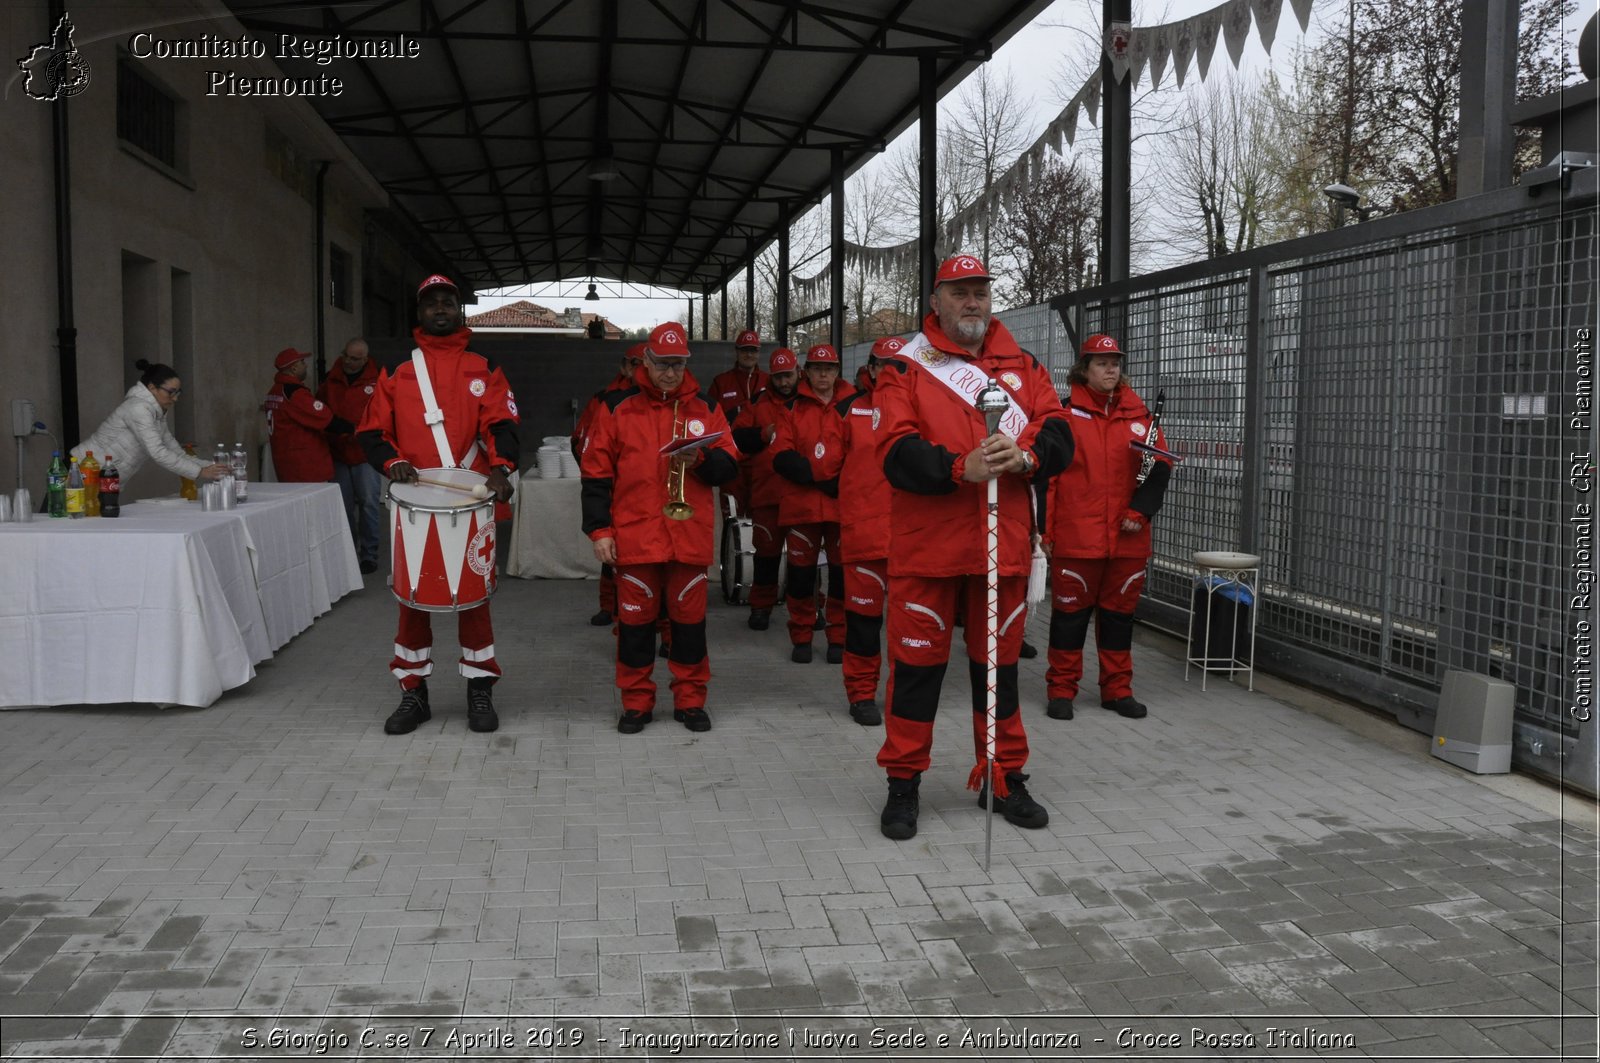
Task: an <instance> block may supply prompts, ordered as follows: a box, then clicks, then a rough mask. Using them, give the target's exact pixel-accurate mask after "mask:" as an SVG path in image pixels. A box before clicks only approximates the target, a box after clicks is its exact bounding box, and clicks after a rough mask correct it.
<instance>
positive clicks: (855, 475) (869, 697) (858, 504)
mask: <svg viewBox="0 0 1600 1063" xmlns="http://www.w3.org/2000/svg"><path fill="white" fill-rule="evenodd" d="M904 346H905V341H904V340H901V339H900V338H899V337H897V336H887V337H885V338H883V339H880V340H879V341H878V342H876V343H874V344H873V345H872V353H871V355H869V356H868V357H867V364H866V365H865V366H863V367H862V373H861V374H860V375H858V376H857V378H856V379H857V380H858V381H861V382H863V383H864V385H865V386H864V387H863V388H862V389H861V390H860V391H858V392H857V393H856V394H854V395H851V396H849V397H848V398H844V399H841V400H839V401H838V402H836V403H835V404H834V408H835V409H837V410H838V411H839V415H840V420H839V421H838V422H836V424H835V426H834V430H835V432H836V433H837V435H838V443H837V445H834V444H833V443H830V444H829V446H828V450H829V451H830V452H833V451H837V452H838V463H839V560H840V567H841V568H843V569H844V693H845V698H846V699H847V700H848V701H849V703H850V718H851V719H852V720H854V721H855V722H856V723H859V724H860V725H861V726H863V727H875V726H877V725H878V724H880V723H882V722H883V716H882V715H881V714H880V713H879V712H878V666H879V663H880V662H881V660H882V656H881V654H882V650H881V648H880V645H879V637H878V636H879V632H880V630H881V629H882V627H883V604H884V598H885V596H886V595H887V594H888V591H889V484H888V481H886V480H885V479H884V478H883V462H882V460H881V459H880V458H879V456H878V433H877V427H878V407H877V404H876V400H875V399H874V397H873V389H874V387H875V384H876V381H877V379H878V373H879V371H880V369H881V367H882V364H883V363H882V359H884V358H887V357H889V356H891V355H893V354H896V353H898V352H899V350H900V349H901V348H902V347H904ZM824 471H825V472H826V471H828V470H824Z"/></svg>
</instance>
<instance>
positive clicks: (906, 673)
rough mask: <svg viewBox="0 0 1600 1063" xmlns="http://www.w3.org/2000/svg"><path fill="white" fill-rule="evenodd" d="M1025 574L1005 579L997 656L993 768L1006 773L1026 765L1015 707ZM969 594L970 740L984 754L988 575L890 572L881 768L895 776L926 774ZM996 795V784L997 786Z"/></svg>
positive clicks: (1023, 738) (1024, 743)
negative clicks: (953, 640) (941, 695)
mask: <svg viewBox="0 0 1600 1063" xmlns="http://www.w3.org/2000/svg"><path fill="white" fill-rule="evenodd" d="M1027 591H1028V578H1027V577H1026V576H1002V577H1001V578H1000V593H999V639H998V641H997V650H996V654H995V659H996V661H997V662H998V665H997V668H996V677H995V682H996V698H995V702H996V704H995V765H996V767H997V768H998V769H999V771H1000V772H1001V773H1002V776H1003V775H1004V773H1006V772H1013V771H1021V770H1022V767H1023V765H1025V764H1026V763H1027V762H1028V735H1027V732H1026V731H1024V730H1023V726H1022V714H1021V713H1020V712H1019V711H1018V709H1017V652H1018V651H1019V650H1020V649H1021V648H1022V628H1023V624H1024V622H1025V618H1026V615H1027V602H1026V597H1027ZM963 592H965V609H964V612H965V624H966V627H965V632H966V647H967V671H968V674H969V676H970V677H971V679H972V741H973V750H974V751H975V752H976V754H977V759H978V761H979V762H980V763H981V762H982V761H983V759H984V752H985V751H984V746H985V736H986V731H987V720H986V717H987V715H988V688H987V686H986V685H985V681H986V672H987V668H986V661H987V655H988V620H987V617H986V615H985V613H986V610H987V607H988V590H987V587H986V584H985V579H984V577H983V576H947V577H928V576H893V575H891V576H890V577H889V601H890V602H891V603H893V604H891V605H890V606H889V608H888V628H889V688H888V693H887V696H886V698H885V701H886V703H887V704H886V711H885V712H884V721H883V722H884V731H885V734H884V739H883V748H882V749H880V750H879V751H878V765H879V766H880V767H882V768H883V769H884V771H885V772H886V773H887V774H888V776H889V777H890V778H891V779H909V778H911V777H912V776H914V775H916V774H917V773H919V772H922V771H926V770H927V768H928V764H929V762H930V759H931V758H930V754H931V752H932V749H933V720H934V717H935V716H936V715H937V714H938V711H939V692H940V690H941V688H942V687H943V685H944V673H945V668H946V666H947V664H948V663H949V660H950V643H951V636H952V634H953V629H954V627H955V619H956V609H957V606H958V603H960V602H961V601H962V597H963ZM997 792H998V788H997Z"/></svg>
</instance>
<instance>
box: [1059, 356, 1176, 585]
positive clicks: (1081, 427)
mask: <svg viewBox="0 0 1600 1063" xmlns="http://www.w3.org/2000/svg"><path fill="white" fill-rule="evenodd" d="M1069 412H1070V413H1071V416H1070V417H1068V418H1067V421H1068V423H1069V424H1070V425H1071V426H1072V438H1073V443H1074V449H1075V453H1074V457H1073V459H1072V464H1071V465H1068V466H1067V468H1066V470H1065V471H1064V472H1062V473H1061V475H1059V476H1057V477H1055V478H1054V479H1053V480H1052V481H1051V483H1050V517H1049V521H1050V523H1049V528H1048V535H1047V538H1049V539H1050V541H1051V543H1052V548H1053V551H1054V556H1056V557H1149V556H1150V518H1151V517H1153V516H1155V514H1156V511H1157V510H1159V509H1160V508H1161V500H1162V498H1163V496H1164V495H1165V494H1166V489H1167V480H1168V478H1169V477H1170V476H1171V473H1172V466H1171V464H1170V463H1169V462H1167V461H1165V460H1164V459H1157V461H1156V463H1155V465H1154V466H1152V467H1151V469H1150V476H1149V477H1148V478H1147V479H1146V480H1145V482H1144V484H1143V485H1142V486H1141V485H1139V484H1138V483H1137V482H1135V477H1136V476H1137V475H1138V472H1139V465H1140V463H1141V462H1142V461H1143V460H1144V455H1143V454H1141V453H1140V452H1139V451H1137V450H1134V449H1133V448H1132V447H1130V446H1129V445H1128V444H1129V443H1130V442H1133V441H1134V440H1138V441H1140V442H1145V441H1146V438H1147V437H1148V436H1149V434H1150V411H1149V410H1148V409H1146V408H1145V404H1144V400H1142V399H1141V398H1139V396H1138V395H1137V394H1136V393H1135V392H1134V390H1133V389H1132V388H1130V387H1128V386H1127V385H1125V384H1124V385H1122V386H1120V387H1118V388H1117V390H1116V391H1114V392H1112V393H1111V394H1110V395H1108V396H1103V395H1098V394H1097V393H1096V392H1095V391H1094V390H1093V389H1091V388H1090V387H1088V386H1087V385H1085V384H1073V385H1072V396H1071V399H1070V410H1069ZM1156 434H1157V436H1159V437H1161V438H1160V439H1158V440H1151V442H1157V443H1159V445H1160V446H1162V447H1163V448H1167V443H1166V440H1165V436H1166V433H1164V432H1162V431H1161V430H1160V429H1157V430H1156ZM1168 449H1170V448H1168ZM1130 510H1131V511H1132V513H1133V514H1137V515H1138V518H1139V520H1140V523H1141V524H1143V525H1144V526H1143V527H1142V528H1140V529H1139V530H1138V531H1136V532H1128V531H1123V530H1122V520H1123V518H1124V517H1126V516H1129V515H1130Z"/></svg>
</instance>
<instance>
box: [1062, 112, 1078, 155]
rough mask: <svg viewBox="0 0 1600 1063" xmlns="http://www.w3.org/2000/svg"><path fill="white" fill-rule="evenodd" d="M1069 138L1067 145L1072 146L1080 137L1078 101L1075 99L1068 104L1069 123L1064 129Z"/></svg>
mask: <svg viewBox="0 0 1600 1063" xmlns="http://www.w3.org/2000/svg"><path fill="white" fill-rule="evenodd" d="M1063 132H1064V133H1065V134H1066V138H1067V147H1069V148H1070V147H1072V142H1073V141H1075V140H1077V139H1078V101H1077V100H1073V101H1072V102H1071V103H1069V104H1067V124H1066V128H1065V129H1064V130H1063Z"/></svg>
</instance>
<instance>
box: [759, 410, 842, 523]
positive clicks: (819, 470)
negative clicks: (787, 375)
mask: <svg viewBox="0 0 1600 1063" xmlns="http://www.w3.org/2000/svg"><path fill="white" fill-rule="evenodd" d="M854 394H855V390H854V389H853V388H851V387H850V385H849V384H846V383H844V382H843V381H840V382H839V383H838V384H836V385H834V389H833V399H832V400H831V401H830V402H828V403H823V401H822V400H821V399H819V398H817V393H816V392H814V391H812V390H811V381H809V380H805V379H802V380H801V381H800V386H799V387H798V388H796V389H795V393H794V398H792V399H790V400H789V401H788V402H787V403H785V409H784V413H783V416H782V417H780V418H779V420H778V437H777V438H776V439H774V440H773V441H772V448H771V449H772V451H773V454H772V468H773V471H774V472H776V473H777V474H778V475H779V476H780V477H781V478H782V480H783V481H784V482H783V484H782V487H781V488H780V491H779V495H778V523H779V524H782V525H783V526H784V527H785V528H793V527H797V526H799V525H801V524H822V523H827V524H837V523H838V522H839V467H840V463H841V461H842V459H843V457H844V455H843V454H842V453H840V452H839V450H838V447H839V433H838V431H837V425H836V424H834V422H836V421H838V420H839V411H838V410H836V409H834V403H837V402H842V401H843V400H845V399H847V398H849V397H850V396H852V395H854ZM830 442H831V446H832V449H830Z"/></svg>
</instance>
